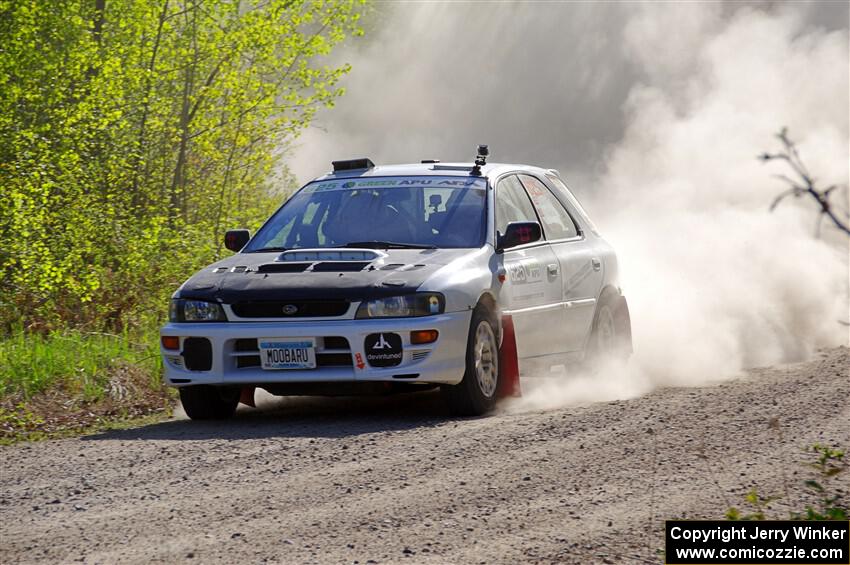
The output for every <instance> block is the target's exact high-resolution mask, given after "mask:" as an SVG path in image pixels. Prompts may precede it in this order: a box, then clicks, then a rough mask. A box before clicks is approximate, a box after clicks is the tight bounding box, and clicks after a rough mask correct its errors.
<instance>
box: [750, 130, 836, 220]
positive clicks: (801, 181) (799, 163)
mask: <svg viewBox="0 0 850 565" xmlns="http://www.w3.org/2000/svg"><path fill="white" fill-rule="evenodd" d="M776 137H777V138H779V140H780V141H781V142H782V145H783V150H782V151H781V152H779V153H768V152H765V153H762V154H761V155H759V156H758V159H759V160H761V161H764V162H767V161H772V160H775V159H780V160H783V161H785V162H787V163H788V165H789V166H790V167H791V170H792V171H793V172H794V176H795V177H797V178H796V179H792V178H791V177H789V176H787V175H784V174H779V175H774V176H775V177H776V178H778V179H780V180H782V181H784V182H786V183H787V184H789V185H790V186H791V188H790V189H788V190H786V191H784V192H782V193H781V194H780V195H779V196H777V197H776V198H775V199H774V200H773V203H771V205H770V210H771V211H773V210H774V209H775V208H776V206H777V205H778V204H779V203H780V202H781V201H782V200H783V199H784V198H785V197H787V196H789V195H794V196H795V197H799V196H802V195H803V194H808V195H810V196H811V197H812V198H813V199H814V200H815V201H816V202H817V203H818V206H819V207H820V215H819V217H818V222H817V227H816V235H817V236H820V225H821V221H822V220H823V217H824V216H826V217H827V218H829V219H830V220H831V221H832V223H833V225H835V227H836V228H838V229H839V230H840V231H842V232H844V233H846V234H847V235H850V224H848V222H846V221H843V220H842V219H841V218H839V216H838V215H837V214H836V213H835V212H834V211H833V209H832V203H831V202H830V200H829V198H830V195H831V194H832V192H833V191H834V190H835V189H836V188H838V187H837V186H836V185H831V186H828V187H826V188H824V189H819V188H817V186H816V182H815V178H814V177H812V176H811V174H810V173H809V171H808V169H807V168H806V165H805V164H804V163H803V159H802V157H800V152H799V150H798V149H797V146H796V144H795V143H794V142H793V141H791V138H790V137H788V129H787V128H782V130H781V131H780V132H779V133H778V134H776Z"/></svg>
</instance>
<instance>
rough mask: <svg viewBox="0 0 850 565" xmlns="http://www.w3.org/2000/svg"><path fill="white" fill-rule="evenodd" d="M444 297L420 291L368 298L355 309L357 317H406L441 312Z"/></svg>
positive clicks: (444, 306) (443, 307)
mask: <svg viewBox="0 0 850 565" xmlns="http://www.w3.org/2000/svg"><path fill="white" fill-rule="evenodd" d="M445 308H446V299H445V298H443V295H442V294H439V293H436V292H420V293H417V294H407V295H404V296H389V297H387V298H378V299H377V300H368V301H365V302H363V303H361V304H360V307H359V308H358V309H357V317H358V318H407V317H413V316H432V315H434V314H442V313H443V311H444V310H445Z"/></svg>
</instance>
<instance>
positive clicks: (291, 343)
mask: <svg viewBox="0 0 850 565" xmlns="http://www.w3.org/2000/svg"><path fill="white" fill-rule="evenodd" d="M257 341H258V342H259V345H260V362H261V364H262V367H263V369H266V370H272V371H273V370H280V369H315V368H316V340H315V339H314V338H311V337H297V338H281V337H261V338H260V339H259V340H257Z"/></svg>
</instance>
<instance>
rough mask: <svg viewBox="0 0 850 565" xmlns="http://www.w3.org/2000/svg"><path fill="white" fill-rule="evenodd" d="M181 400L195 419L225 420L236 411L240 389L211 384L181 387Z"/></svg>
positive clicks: (187, 413)
mask: <svg viewBox="0 0 850 565" xmlns="http://www.w3.org/2000/svg"><path fill="white" fill-rule="evenodd" d="M180 402H181V403H182V404H183V410H185V411H186V415H187V416H189V417H190V418H191V419H193V420H225V419H227V418H230V417H231V416H233V413H234V412H236V405H237V404H239V389H238V388H228V387H218V386H210V385H195V386H184V387H182V388H180Z"/></svg>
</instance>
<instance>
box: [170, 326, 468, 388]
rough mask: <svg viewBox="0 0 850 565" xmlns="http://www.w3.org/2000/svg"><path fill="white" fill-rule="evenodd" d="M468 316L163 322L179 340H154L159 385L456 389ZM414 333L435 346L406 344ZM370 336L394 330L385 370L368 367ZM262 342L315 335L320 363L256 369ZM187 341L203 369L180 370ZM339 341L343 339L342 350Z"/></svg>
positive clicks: (462, 365)
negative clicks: (397, 354) (200, 350)
mask: <svg viewBox="0 0 850 565" xmlns="http://www.w3.org/2000/svg"><path fill="white" fill-rule="evenodd" d="M471 317H472V312H471V311H465V312H451V313H446V314H440V315H437V316H425V317H421V318H385V319H371V320H350V319H348V320H333V321H325V320H323V321H298V322H295V321H292V322H290V321H287V322H221V323H218V322H216V323H169V324H167V325H165V326H164V327H163V328H162V329H161V330H160V335H162V336H176V337H178V338H179V339H180V348H179V349H177V350H169V349H165V348H164V347H163V346H162V343H161V342H160V351H161V353H162V357H163V365H164V369H165V371H164V372H165V375H164V378H165V382H166V384H169V385H172V386H178V387H179V386H189V385H197V384H210V385H231V386H233V385H243V386H245V385H259V386H262V385H263V384H271V383H333V382H421V383H439V384H457V383H459V382H460V381H461V379H462V378H463V373H464V369H465V364H466V342H467V337H468V333H469V324H470V320H471ZM415 330H437V331H438V332H439V337H438V338H437V341H435V342H434V343H430V344H425V345H418V344H417V345H413V344H411V342H410V332H412V331H415ZM375 333H395V334H398V335H399V336H400V337H401V341H402V347H403V356H402V361H401V363H400V364H399V365H397V366H394V367H385V368H381V367H371V366H370V365H369V363H368V361H367V358H366V352H365V350H364V340H365V339H366V336H368V335H369V334H375ZM269 337H278V338H297V337H312V338H316V343H317V348H316V352H317V358H318V360H319V361H320V363H319V366H318V367H317V368H315V369H305V370H263V369H262V368H261V367H260V366H259V351H254V350H253V349H252V344H255V343H256V340H257V339H258V338H269ZM188 338H203V339H206V340H208V342H209V349H210V350H211V362H210V363H209V369H208V370H191V369H190V368H189V367H187V358H186V356H184V353H185V345H186V340H187V339H188ZM326 338H328V339H326ZM340 338H344V340H345V341H347V345H348V347H347V348H346V347H344V344H345V342H344V341H342V340H341V339H340ZM194 343H197V341H195V342H194ZM341 344H342V346H341ZM205 346H206V345H205ZM188 365H190V366H191V365H192V362H189V363H188Z"/></svg>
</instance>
